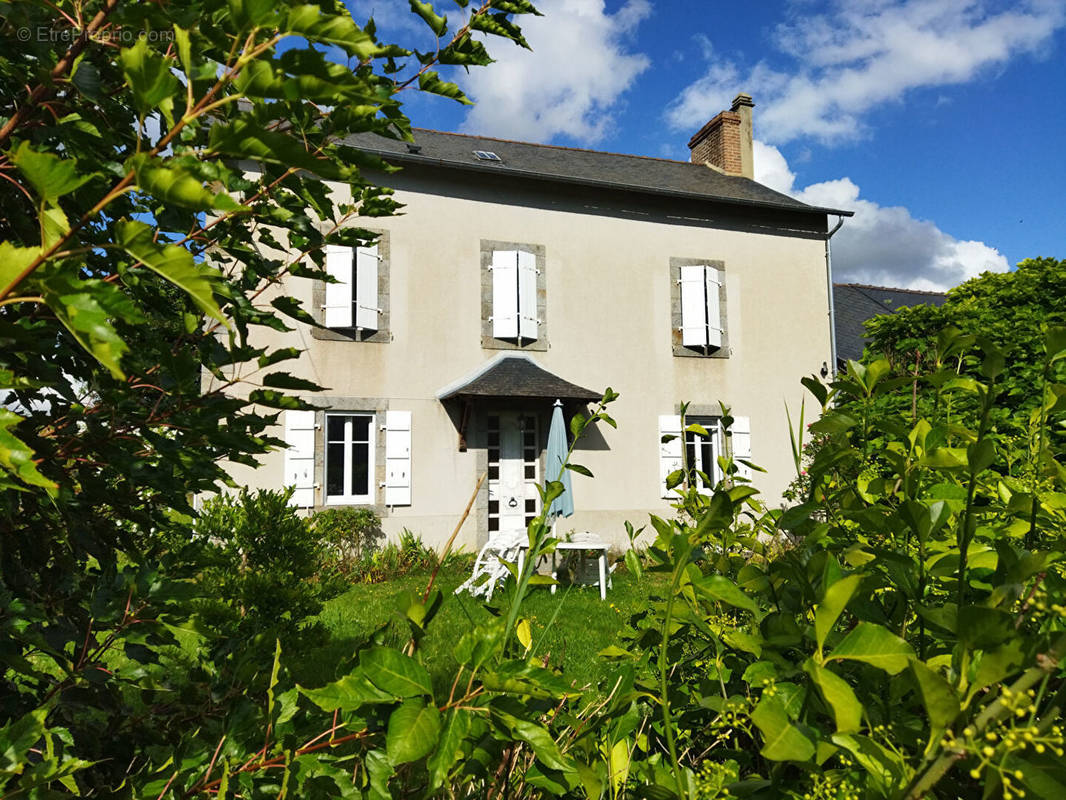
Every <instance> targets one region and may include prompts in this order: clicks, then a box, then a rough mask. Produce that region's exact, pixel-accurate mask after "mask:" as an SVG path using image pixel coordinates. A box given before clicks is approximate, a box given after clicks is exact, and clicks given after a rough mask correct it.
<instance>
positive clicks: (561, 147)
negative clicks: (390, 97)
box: [411, 128, 741, 177]
mask: <svg viewBox="0 0 1066 800" xmlns="http://www.w3.org/2000/svg"><path fill="white" fill-rule="evenodd" d="M411 130H412V131H425V132H426V133H439V134H442V135H444V136H462V137H463V138H466V139H483V140H485V141H489V142H502V143H504V144H526V145H530V146H531V147H550V148H552V149H553V150H570V151H572V152H575V153H598V154H600V155H605V156H623V157H625V158H645V159H647V160H649V161H665V162H666V163H667V164H689V165H691V166H695V167H698V166H703V165H702V164H694V163H693V162H691V161H679V160H678V159H676V158H660V157H659V156H643V155H638V154H637V153H615V152H614V151H612V150H593V149H592V148H591V147H570V146H569V145H564V144H542V143H540V142H523V141H522V140H520V139H501V138H500V137H498V136H480V135H478V134H473V133H457V132H455V131H439V130H437V129H436V128H411ZM726 177H741V176H738V175H727V176H726Z"/></svg>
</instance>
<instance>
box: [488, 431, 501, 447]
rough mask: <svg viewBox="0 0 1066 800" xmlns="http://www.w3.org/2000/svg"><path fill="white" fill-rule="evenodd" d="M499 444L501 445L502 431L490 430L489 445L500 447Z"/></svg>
mask: <svg viewBox="0 0 1066 800" xmlns="http://www.w3.org/2000/svg"><path fill="white" fill-rule="evenodd" d="M499 446H500V432H499V431H489V447H499Z"/></svg>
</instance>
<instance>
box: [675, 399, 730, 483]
mask: <svg viewBox="0 0 1066 800" xmlns="http://www.w3.org/2000/svg"><path fill="white" fill-rule="evenodd" d="M690 425H699V426H701V427H702V428H703V429H704V430H706V431H707V433H709V434H710V439H709V440H708V439H705V438H704V437H703V436H702V435H701V434H699V433H697V432H696V431H691V430H689V426H690ZM682 438H683V443H682V446H683V447H684V448H685V466H687V467H688V470H689V478H690V480H692V479H695V480H696V481H702V479H701V478H699V477H698V476H696V474H695V473H696V471H697V470H698V471H700V472H702V473H704V474H705V475H706V476H707V479H708V480H709V481H710V482H711V485H710V486H697V487H696V489H697V490H698V491H699V492H700V494H711V493H713V491H714V487H715V486H717V485H718V482H719V481H721V480H722V468H721V467H720V466H719V464H718V458H719V457H720V456H722V455H723V452H724V448H723V444H724V437H723V436H722V420H721V418H719V417H712V416H703V415H696V414H693V415H690V416H686V417H685V431H684V433H683V436H682ZM705 441H706V442H708V444H709V445H710V450H711V454H710V458H711V464H710V469H707V466H708V465H707V464H705V463H704V448H703V447H702V446H700V445H699V444H697V442H705ZM690 453H695V455H696V458H695V459H693V458H691V457H690ZM697 462H698V463H697Z"/></svg>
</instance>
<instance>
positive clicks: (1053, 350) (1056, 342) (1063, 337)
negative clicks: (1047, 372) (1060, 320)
mask: <svg viewBox="0 0 1066 800" xmlns="http://www.w3.org/2000/svg"><path fill="white" fill-rule="evenodd" d="M1044 352H1045V353H1047V357H1048V360H1049V361H1050V362H1051V363H1054V362H1056V361H1058V360H1059V359H1060V358H1066V325H1049V326H1048V329H1047V333H1045V334H1044Z"/></svg>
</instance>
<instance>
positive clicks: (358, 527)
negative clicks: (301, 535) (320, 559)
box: [309, 506, 384, 575]
mask: <svg viewBox="0 0 1066 800" xmlns="http://www.w3.org/2000/svg"><path fill="white" fill-rule="evenodd" d="M309 525H310V527H311V530H312V531H313V532H314V533H315V535H316V536H318V538H319V539H320V541H322V542H323V543H324V544H325V545H327V547H328V548H329V549H330V551H331V552H330V557H331V558H332V559H333V561H334V563H335V565H336V567H337V569H338V570H339V571H340V572H341V573H343V574H344V575H348V574H349V573H351V572H352V571H353V570H355V569H356V568H357V567H358V565H359V563H360V562H361V560H362V558H363V556H364V555H365V554H367V553H369V552H372V551H373V550H374V549H376V547H377V546H378V542H380V541H381V540H382V539H383V538H384V534H383V533H382V532H381V518H380V517H378V515H377V514H375V513H374V511H373V510H372V509H369V508H354V507H352V506H338V507H337V508H327V509H324V510H323V511H319V512H317V513H316V514H314V515H312V516H311V519H310V521H309Z"/></svg>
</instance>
